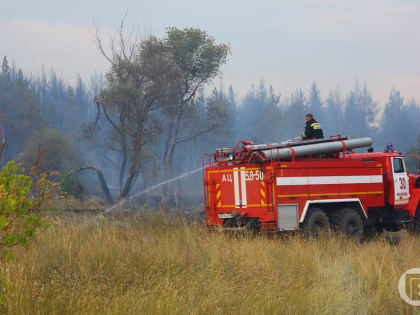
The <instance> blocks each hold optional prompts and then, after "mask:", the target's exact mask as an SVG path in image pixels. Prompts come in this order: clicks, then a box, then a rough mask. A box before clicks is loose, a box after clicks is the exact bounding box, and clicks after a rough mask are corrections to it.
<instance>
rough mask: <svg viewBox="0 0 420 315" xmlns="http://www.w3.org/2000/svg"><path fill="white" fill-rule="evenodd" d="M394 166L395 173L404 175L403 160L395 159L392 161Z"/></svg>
mask: <svg viewBox="0 0 420 315" xmlns="http://www.w3.org/2000/svg"><path fill="white" fill-rule="evenodd" d="M392 166H393V168H394V173H404V172H405V169H404V163H403V160H402V159H398V158H393V159H392Z"/></svg>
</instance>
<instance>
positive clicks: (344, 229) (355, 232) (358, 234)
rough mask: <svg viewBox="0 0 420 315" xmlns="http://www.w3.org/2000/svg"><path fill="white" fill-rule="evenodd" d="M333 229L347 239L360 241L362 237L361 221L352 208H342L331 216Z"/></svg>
mask: <svg viewBox="0 0 420 315" xmlns="http://www.w3.org/2000/svg"><path fill="white" fill-rule="evenodd" d="M331 220H332V223H333V226H334V228H335V229H336V230H337V231H338V232H340V233H343V234H345V235H347V236H348V237H351V238H353V239H356V240H360V239H361V238H362V237H363V220H362V218H361V216H360V214H359V213H358V212H357V211H356V210H354V209H352V208H343V209H340V210H338V211H336V212H334V213H333V214H332V216H331Z"/></svg>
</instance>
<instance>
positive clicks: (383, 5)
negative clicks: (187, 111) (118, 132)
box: [0, 0, 420, 103]
mask: <svg viewBox="0 0 420 315" xmlns="http://www.w3.org/2000/svg"><path fill="white" fill-rule="evenodd" d="M124 15H127V25H128V26H129V27H135V28H138V29H139V30H140V32H141V33H142V34H143V35H148V34H150V33H152V34H154V35H156V36H163V35H164V34H165V29H166V28H167V27H171V26H175V27H178V28H184V27H193V28H200V29H202V30H205V31H207V32H208V33H209V34H210V35H212V36H213V37H214V38H215V39H216V41H217V42H223V43H230V44H231V46H232V55H231V56H230V57H229V60H228V63H227V64H226V65H225V66H224V67H223V69H222V70H223V73H224V76H223V82H224V83H225V84H232V86H233V88H234V90H235V91H236V92H237V94H238V96H240V97H241V96H244V95H245V94H246V92H247V90H248V89H249V87H250V86H251V84H252V83H256V84H258V82H259V81H260V79H261V78H263V79H264V80H265V81H266V82H267V83H271V84H272V85H273V87H274V89H275V91H276V92H278V93H281V94H283V95H288V94H289V93H290V92H292V91H293V90H294V89H295V88H302V89H304V90H305V91H307V90H308V89H309V88H310V85H311V83H312V82H313V81H316V82H317V84H318V86H319V88H320V90H321V95H322V96H326V95H327V93H328V90H330V89H335V88H336V87H337V86H339V87H340V89H341V90H342V91H343V93H345V92H347V91H348V90H349V89H350V88H352V87H354V85H355V82H356V81H358V82H359V84H363V83H366V85H367V87H368V89H369V90H370V92H371V93H372V94H373V95H374V98H375V100H377V101H379V102H380V103H384V102H385V101H386V100H387V97H388V93H389V91H390V90H391V89H392V87H393V86H395V88H396V89H398V90H399V91H400V92H401V93H402V95H403V96H404V97H406V98H414V99H416V100H417V101H419V100H420V60H419V59H420V1H418V0H369V1H365V0H352V1H346V0H340V1H336V0H266V1H264V0H263V1H255V0H252V1H251V0H240V1H239V0H229V1H227V0H225V1H220V0H172V1H162V0H154V1H144V0H131V1H129V0H119V1H115V0H114V1H106V0H89V1H86V0H67V1H57V0H39V1H33V0H21V1H6V0H3V1H2V3H1V10H0V56H1V57H2V56H4V55H6V56H7V57H8V58H9V60H10V61H14V62H15V63H16V64H17V65H18V66H19V67H21V68H22V69H23V70H24V71H26V72H30V73H32V74H34V75H36V74H39V73H41V71H42V67H44V68H45V70H46V71H48V70H49V69H50V68H51V67H53V68H54V69H55V71H56V72H57V73H58V74H59V75H60V76H62V77H64V78H65V79H66V80H68V81H69V82H74V80H75V79H76V76H77V73H80V74H81V76H82V78H83V79H85V80H88V79H89V77H90V75H91V74H92V73H93V72H95V71H96V72H103V73H104V72H106V71H107V69H108V66H109V65H108V64H107V62H106V60H105V59H104V58H103V57H102V56H101V55H100V53H99V51H98V49H97V48H96V47H95V45H94V44H93V42H92V31H93V29H94V24H95V23H96V24H98V25H99V26H100V28H101V30H102V34H103V37H104V38H109V36H110V35H111V34H112V33H113V32H114V31H115V30H116V29H117V28H118V26H119V23H120V21H121V19H122V18H123V16H124ZM216 85H218V83H217V84H216Z"/></svg>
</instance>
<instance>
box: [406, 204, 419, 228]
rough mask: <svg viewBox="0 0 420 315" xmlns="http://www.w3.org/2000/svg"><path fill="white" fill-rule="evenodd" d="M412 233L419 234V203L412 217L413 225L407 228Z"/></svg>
mask: <svg viewBox="0 0 420 315" xmlns="http://www.w3.org/2000/svg"><path fill="white" fill-rule="evenodd" d="M408 231H409V232H411V233H412V234H417V235H420V203H419V204H418V205H417V209H416V214H415V215H414V218H413V225H412V226H411V227H410V228H409V229H408Z"/></svg>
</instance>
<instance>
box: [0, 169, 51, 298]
mask: <svg viewBox="0 0 420 315" xmlns="http://www.w3.org/2000/svg"><path fill="white" fill-rule="evenodd" d="M31 187H32V180H31V178H30V177H29V176H25V175H23V174H19V169H18V167H17V166H16V164H15V162H14V161H10V162H7V165H5V166H4V167H3V170H2V171H1V172H0V257H1V259H2V260H3V261H4V262H8V261H10V260H13V259H14V258H13V255H12V252H11V249H12V248H13V247H15V246H18V245H21V246H25V247H27V246H28V244H29V241H30V240H31V239H32V238H33V237H34V235H35V231H36V230H37V229H38V228H41V227H42V226H46V224H47V219H41V218H39V217H38V216H36V215H35V213H34V210H35V208H34V206H35V205H36V204H37V203H36V198H35V200H33V199H31V198H30V196H29V191H30V189H31ZM2 298H3V296H2V295H1V294H0V300H2Z"/></svg>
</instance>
